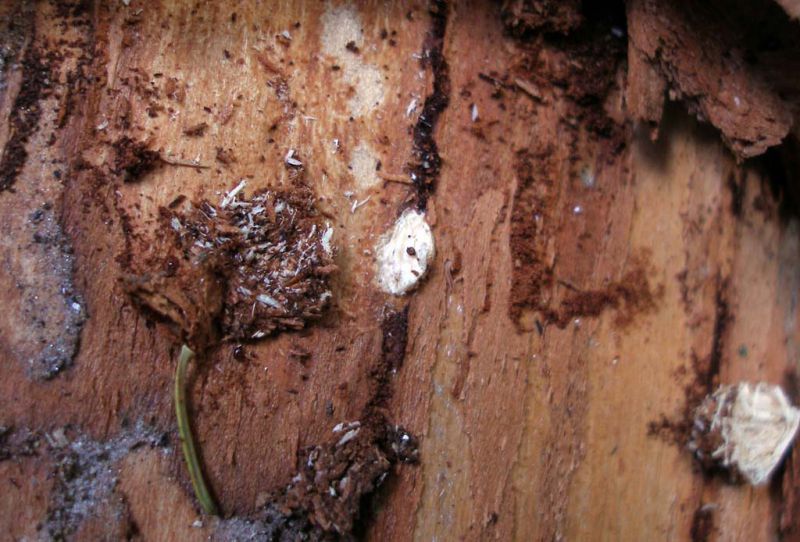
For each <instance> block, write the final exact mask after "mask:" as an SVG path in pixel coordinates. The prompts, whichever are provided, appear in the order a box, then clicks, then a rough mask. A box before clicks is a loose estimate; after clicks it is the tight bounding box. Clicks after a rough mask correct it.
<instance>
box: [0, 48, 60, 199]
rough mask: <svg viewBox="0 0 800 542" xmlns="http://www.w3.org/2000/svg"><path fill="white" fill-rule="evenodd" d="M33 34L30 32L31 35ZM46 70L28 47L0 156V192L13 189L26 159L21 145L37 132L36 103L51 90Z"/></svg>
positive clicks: (37, 54)
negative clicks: (5, 139)
mask: <svg viewBox="0 0 800 542" xmlns="http://www.w3.org/2000/svg"><path fill="white" fill-rule="evenodd" d="M32 34H33V32H32ZM49 79H50V70H49V69H48V67H47V65H46V64H45V63H44V62H43V61H42V59H41V52H40V51H39V50H38V49H36V48H33V47H32V48H30V49H29V50H28V51H27V52H26V54H25V58H24V60H23V61H22V80H23V81H24V84H23V85H22V86H21V88H20V90H19V94H17V97H16V99H15V100H14V105H13V108H12V109H11V115H10V117H9V119H8V125H9V136H8V141H7V142H6V144H5V146H4V147H3V151H2V155H0V192H3V191H4V190H9V189H10V188H12V187H13V186H14V182H15V181H16V180H17V176H18V175H19V174H20V172H21V171H22V168H23V167H24V165H25V161H26V160H27V159H28V151H27V150H26V148H25V145H26V144H27V143H28V140H29V139H30V137H31V135H33V133H34V132H35V131H36V130H37V128H38V125H39V118H40V117H41V115H42V107H41V105H40V103H39V102H40V100H41V99H42V98H44V97H45V96H46V95H47V94H49V92H50V89H51V84H50V80H49Z"/></svg>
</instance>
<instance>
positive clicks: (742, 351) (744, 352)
mask: <svg viewBox="0 0 800 542" xmlns="http://www.w3.org/2000/svg"><path fill="white" fill-rule="evenodd" d="M747 354H749V351H748V349H747V345H745V344H743V345H741V346H739V356H740V357H743V358H746V357H747Z"/></svg>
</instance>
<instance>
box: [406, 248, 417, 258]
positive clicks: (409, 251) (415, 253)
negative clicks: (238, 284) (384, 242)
mask: <svg viewBox="0 0 800 542" xmlns="http://www.w3.org/2000/svg"><path fill="white" fill-rule="evenodd" d="M406 253H407V254H408V255H409V256H416V255H417V251H416V250H414V247H408V248H406Z"/></svg>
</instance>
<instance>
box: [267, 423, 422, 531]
mask: <svg viewBox="0 0 800 542" xmlns="http://www.w3.org/2000/svg"><path fill="white" fill-rule="evenodd" d="M417 454H418V451H417V441H416V439H414V437H412V436H411V435H410V434H408V432H406V431H405V430H404V429H402V428H401V427H391V426H384V427H370V426H367V425H362V424H361V423H360V422H352V423H348V424H340V425H338V426H336V427H335V428H334V435H333V438H332V439H331V440H330V441H328V442H327V443H325V444H323V445H320V446H312V447H309V448H306V449H305V450H303V451H302V452H301V453H300V454H299V457H298V461H297V466H298V471H297V474H296V475H295V476H294V478H293V479H292V482H291V484H289V486H288V487H287V488H286V490H285V491H284V492H283V494H282V495H280V496H278V497H277V498H276V499H274V500H273V502H272V505H271V506H272V507H275V508H276V509H277V510H279V511H280V512H281V514H283V515H284V517H286V518H291V517H301V518H305V519H307V520H308V522H309V523H310V524H311V525H312V526H313V527H315V528H316V529H318V530H321V531H322V532H323V533H326V534H336V535H340V536H341V535H349V534H350V533H351V532H352V530H353V526H354V522H355V521H356V519H358V516H359V510H360V508H361V502H362V499H363V497H364V496H366V495H368V494H369V493H372V492H373V491H374V490H375V489H376V488H378V487H379V486H380V485H381V484H382V483H383V481H384V480H385V479H386V476H387V474H388V473H389V469H390V468H391V466H392V464H394V463H396V462H415V461H416V460H417ZM319 534H321V533H318V535H317V536H319Z"/></svg>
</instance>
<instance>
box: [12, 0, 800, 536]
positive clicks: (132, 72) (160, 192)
mask: <svg viewBox="0 0 800 542" xmlns="http://www.w3.org/2000/svg"><path fill="white" fill-rule="evenodd" d="M795 4H796V2H790V1H789V0H783V1H781V2H780V4H778V3H771V2H731V1H722V0H720V1H717V2H712V3H709V4H705V5H704V6H703V7H702V8H701V7H699V6H694V5H692V6H688V5H683V4H680V3H677V2H648V1H644V0H632V1H630V2H628V3H627V5H624V4H622V3H619V4H617V3H611V4H607V3H602V2H599V3H597V5H592V3H583V4H581V2H577V1H573V2H548V1H533V2H522V1H512V2H505V3H503V4H502V5H500V4H497V3H494V2H479V1H471V2H468V1H465V2H452V3H449V4H446V3H443V2H441V3H440V2H433V3H432V4H431V5H425V4H424V3H408V4H401V3H385V2H361V3H357V4H345V3H340V2H338V1H336V2H311V1H309V2H267V3H260V2H252V1H249V0H246V1H240V2H229V3H226V2H211V3H195V2H191V1H184V0H171V1H168V0H161V1H158V2H144V1H140V0H131V1H130V2H126V1H119V2H113V1H108V2H101V1H98V2H96V3H91V2H76V3H67V2H20V1H13V0H12V1H6V2H3V3H0V24H2V34H0V47H1V48H0V148H2V149H3V151H2V159H1V160H0V217H2V218H0V230H2V234H0V266H2V272H1V273H0V306H2V307H3V311H2V314H0V362H1V363H2V364H1V365H0V368H1V370H2V376H1V377H0V486H1V487H2V489H0V539H2V540H36V539H45V540H46V539H56V540H60V539H70V540H117V539H125V538H131V539H142V540H200V539H208V538H211V539H219V540H241V539H248V537H249V538H253V539H258V538H259V537H261V538H268V537H269V536H275V537H278V536H284V537H289V538H291V537H294V536H297V535H298V533H306V534H307V535H308V536H310V537H312V538H313V537H317V538H325V537H333V538H335V537H350V536H354V537H356V538H366V539H370V540H411V539H414V540H484V539H498V540H511V539H514V540H548V541H549V540H562V539H564V540H687V539H691V540H747V541H766V540H775V539H776V538H778V537H780V538H781V539H783V540H799V539H800V525H798V522H800V456H799V455H798V452H797V450H795V451H794V452H793V453H790V455H789V456H788V458H787V459H786V461H785V462H784V464H783V465H782V466H781V467H780V468H779V469H778V470H777V471H776V472H775V474H774V475H773V477H772V480H771V481H770V483H769V484H766V485H763V486H758V487H751V486H749V485H744V484H737V483H731V482H730V481H729V480H727V479H726V478H725V477H724V476H721V475H719V474H718V473H713V472H707V471H704V470H703V469H701V467H700V466H699V465H698V464H697V463H696V462H695V461H694V459H693V457H692V454H691V453H689V452H688V451H687V450H686V437H687V431H688V430H689V426H690V424H691V420H690V416H691V411H692V408H693V407H694V406H695V405H696V404H697V402H698V401H699V400H700V399H701V398H702V397H703V396H704V395H705V394H706V393H709V392H711V391H713V390H715V389H716V387H717V386H718V385H719V384H725V383H737V382H740V381H753V382H758V381H764V382H769V383H772V384H779V385H781V386H783V387H784V389H785V390H786V392H787V394H789V396H790V397H791V398H792V400H793V402H795V403H797V401H798V397H797V395H796V382H797V376H798V371H799V370H800V357H798V356H799V354H800V324H799V323H798V310H799V309H798V294H799V293H800V221H798V218H799V215H800V213H798V210H799V209H800V207H798V205H797V199H796V195H797V186H798V184H797V180H798V179H797V178H796V177H797V172H798V168H797V156H798V154H797V152H798V146H797V130H796V129H795V128H794V126H795V125H796V123H795V122H794V119H795V116H796V111H797V104H798V103H800V101H798V97H799V96H800V93H798V92H797V91H798V90H799V89H800V79H798V75H797V74H798V71H797V68H798V67H799V66H798V60H797V59H798V58H800V57H798V56H797V51H800V27H798V23H797V22H796V21H795V20H794V19H792V17H793V16H794V15H797V13H798V9H797V6H796V5H795ZM692 10H697V11H696V12H695V11H692ZM290 151H292V152H290ZM295 161H297V162H296V163H295ZM241 180H245V181H246V185H245V187H244V190H243V192H242V193H241V195H242V196H243V195H244V194H252V193H254V192H255V191H257V190H261V189H271V190H281V191H284V192H286V193H299V192H298V191H300V190H301V188H302V187H301V185H303V186H306V187H307V188H308V189H310V190H311V191H312V192H313V194H314V195H315V196H314V201H315V207H316V209H318V212H319V217H320V221H321V222H320V223H325V224H326V225H327V226H330V227H332V228H333V237H332V239H331V241H330V242H331V244H332V245H333V246H334V262H335V264H336V266H337V268H338V269H337V271H336V272H335V273H334V274H333V275H332V278H331V283H330V287H331V291H332V297H331V303H330V307H329V308H328V310H327V311H326V312H325V313H324V314H323V315H322V317H321V318H319V319H316V320H314V321H308V322H305V326H304V328H303V329H302V330H295V331H282V332H280V331H279V332H276V333H274V334H272V335H269V336H267V337H265V338H261V339H254V340H250V339H248V340H245V341H235V340H231V339H223V340H220V341H218V342H214V343H213V344H212V345H211V346H210V347H208V348H207V349H205V350H203V351H201V352H199V355H198V358H197V363H193V364H192V365H191V369H190V373H189V380H188V387H189V389H188V396H189V409H190V412H191V420H192V427H193V431H194V434H195V440H196V443H197V446H198V448H199V450H200V459H201V463H202V465H203V469H204V472H205V475H206V480H207V482H208V484H209V485H210V487H211V488H212V492H213V494H214V495H215V498H216V501H217V503H218V506H219V508H220V510H221V516H220V518H214V517H210V516H206V515H203V514H202V513H201V510H200V508H199V507H198V504H197V501H196V499H195V496H194V493H193V491H192V486H191V483H190V480H189V475H188V473H187V470H186V466H185V463H184V460H183V456H182V454H181V447H180V441H179V437H178V433H177V428H176V423H175V415H174V406H173V402H172V401H173V399H172V397H173V396H172V391H173V373H174V370H175V364H176V362H177V357H178V351H179V349H180V345H181V337H180V336H179V335H176V333H175V330H174V328H175V326H171V325H170V324H169V322H164V321H163V320H164V319H163V318H158V317H156V315H154V314H153V313H152V312H150V311H147V310H143V309H142V308H141V307H140V306H139V305H138V304H137V303H134V299H133V298H132V297H131V295H130V294H129V288H128V287H127V286H126V282H125V281H126V278H130V277H142V276H148V275H152V274H154V273H162V274H164V276H168V275H169V274H168V273H166V272H165V270H164V265H166V264H168V263H169V262H166V264H165V261H164V260H163V259H159V253H158V250H160V249H159V248H158V247H160V246H162V243H164V242H165V240H168V239H171V236H172V232H171V231H170V230H169V227H168V223H167V225H165V223H164V221H163V220H162V218H163V217H164V216H166V215H165V213H169V212H171V209H173V208H175V206H176V205H178V204H181V203H182V202H200V201H201V200H204V199H205V200H208V201H209V202H211V203H213V204H214V205H217V206H218V205H220V201H221V200H222V199H223V198H224V197H225V195H226V194H227V193H229V192H230V191H231V190H232V189H233V188H234V187H236V186H237V185H238V184H239V183H240V181H241ZM303 189H304V188H303ZM407 209H417V210H419V211H420V212H424V216H425V219H426V220H427V222H428V224H430V226H431V229H432V231H433V235H434V238H435V243H436V256H435V259H434V260H433V262H432V265H431V268H430V271H429V272H428V274H427V275H426V276H425V277H424V278H423V279H422V280H420V282H419V287H418V288H417V289H416V290H414V291H412V292H410V293H409V294H407V295H404V296H393V295H390V294H387V293H385V292H384V291H383V290H382V289H381V287H380V286H379V284H378V283H377V281H376V263H375V260H376V252H377V250H376V245H377V244H378V243H379V240H380V239H381V236H382V235H384V233H385V232H387V231H388V230H389V229H390V228H391V227H392V225H393V224H394V222H395V221H396V220H397V218H398V216H400V214H401V213H402V212H403V211H405V210H407ZM193 287H194V285H192V284H190V285H189V286H187V287H186V288H187V290H186V291H187V292H189V293H191V292H192V291H193V290H192V288H193ZM187 295H188V294H187ZM254 307H255V305H254ZM198 310H199V309H198ZM254 310H255V309H254ZM162 316H163V315H162ZM376 420H377V421H376ZM354 421H358V422H360V423H362V424H363V427H364V431H362V432H361V433H359V434H360V435H362V436H359V437H358V438H357V439H356V440H355V441H354V442H355V443H357V446H356V445H351V444H346V443H342V440H343V437H342V434H343V432H342V431H338V432H334V428H335V426H337V424H348V423H350V422H354ZM395 426H399V427H401V428H402V429H398V431H400V432H399V433H396V434H395V433H392V432H393V431H395V429H394V428H395ZM347 427H355V425H348V426H347ZM386 427H389V428H390V429H391V430H389V429H386ZM385 431H388V433H389V434H390V436H389V437H387V438H391V435H395V436H397V435H405V438H406V439H407V440H409V441H411V442H413V443H414V445H415V446H418V450H412V451H411V454H410V455H412V456H416V455H417V454H418V460H417V461H407V462H406V461H402V459H403V457H404V456H403V454H400V453H397V451H396V447H395V448H393V450H394V452H392V451H391V450H390V449H389V448H386V446H385V445H384V444H381V443H380V442H379V441H378V437H375V436H374V435H376V434H383V433H384V432H385ZM403 431H408V434H406V433H404V432H403ZM356 433H357V432H354V433H353V435H355V434H356ZM363 435H371V436H363ZM354 438H355V437H354ZM370 438H372V439H373V440H369V439H370ZM358 439H360V440H358ZM348 446H350V447H348ZM314 447H317V448H314ZM340 448H343V449H346V450H348V452H347V453H348V454H349V455H347V457H346V458H342V457H340V456H341V454H340V455H336V453H337V452H336V450H337V449H340ZM309 450H311V452H310V451H309ZM314 450H316V451H314ZM326 454H329V455H326ZM369 454H373V455H369ZM318 456H319V457H325V458H328V459H330V457H333V458H334V459H331V461H333V463H332V465H333V467H331V468H334V467H335V468H341V469H342V470H346V472H347V473H348V474H347V475H346V476H344V477H339V478H335V477H333V478H330V480H332V482H331V484H332V485H330V489H329V493H328V492H322V493H319V494H316V493H313V492H312V493H311V494H305V493H304V494H303V495H305V496H303V497H298V495H299V494H300V493H298V492H302V491H301V490H300V489H298V487H299V486H300V485H302V484H304V483H305V479H302V480H301V481H300V482H298V480H300V479H301V474H303V473H306V474H307V473H308V472H309V470H308V469H310V468H311V464H312V462H313V461H314V460H316V459H315V458H317V457H318ZM376 458H377V459H376ZM306 463H307V465H306ZM376 465H379V466H381V468H380V469H378V470H369V469H373V468H376ZM315 468H316V470H312V471H310V472H312V473H315V475H316V476H323V474H324V476H333V475H332V474H331V473H330V472H323V470H322V469H321V468H317V467H315ZM348 469H349V470H348ZM362 471H363V472H362ZM367 471H368V472H369V473H371V474H370V475H369V476H367V475H366V474H364V472H367ZM373 474H374V476H373ZM347 476H349V477H350V478H351V479H350V481H351V482H352V483H353V484H356V482H353V480H358V484H362V485H361V486H358V488H357V489H356V490H354V492H353V493H352V495H350V497H351V499H350V500H349V501H347V502H345V501H346V498H345V497H346V494H348V493H347V492H348V491H349V489H343V488H346V487H347V483H348V482H347V480H346V478H347ZM326 480H327V478H326ZM334 482H336V483H335V484H334ZM379 482H381V483H379ZM326 483H327V482H326ZM358 484H356V485H358ZM351 485H352V484H351ZM373 486H374V487H373ZM326 487H327V486H326ZM292 499H294V500H292ZM265 511H268V513H267V512H265ZM281 529H283V530H282V531H281ZM278 533H282V534H278Z"/></svg>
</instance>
